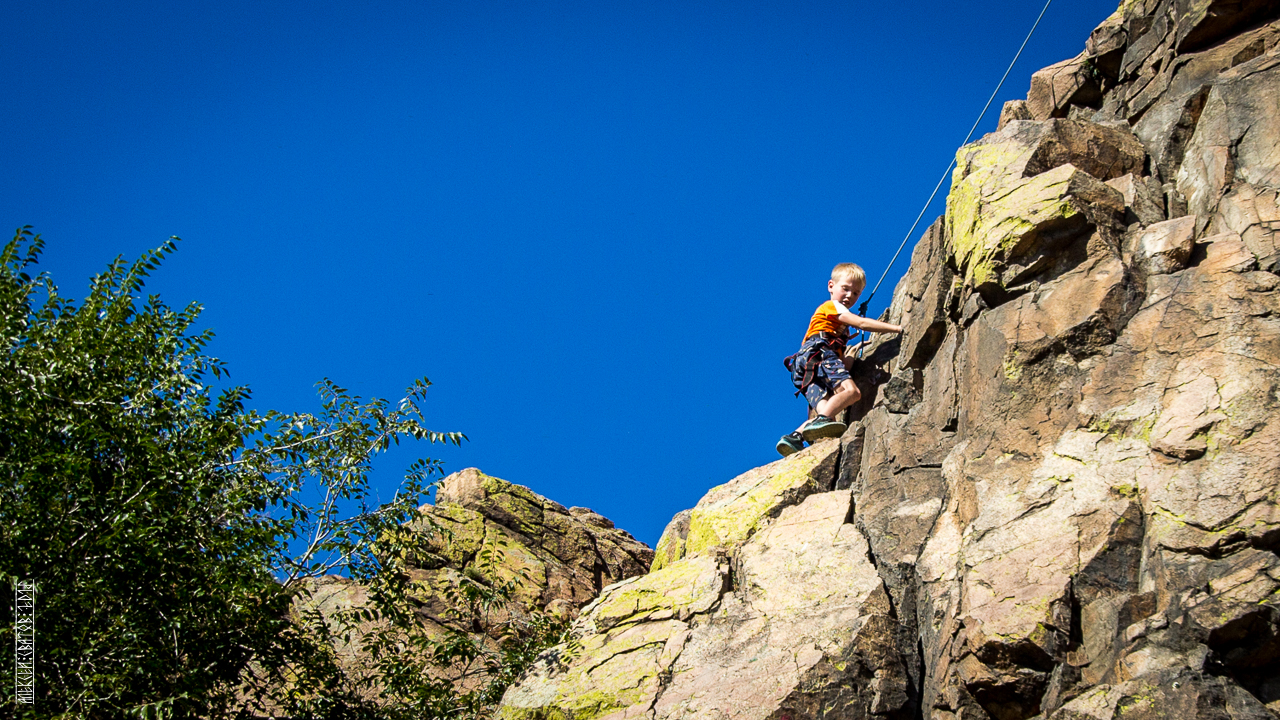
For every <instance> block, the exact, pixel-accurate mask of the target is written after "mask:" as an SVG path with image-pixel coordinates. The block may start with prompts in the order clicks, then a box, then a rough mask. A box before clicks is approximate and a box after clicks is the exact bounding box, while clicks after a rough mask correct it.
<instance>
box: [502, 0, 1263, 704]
mask: <svg viewBox="0 0 1280 720" xmlns="http://www.w3.org/2000/svg"><path fill="white" fill-rule="evenodd" d="M1277 18H1280V5H1277V3H1274V2H1260V1H1258V0H1235V1H1227V0H1126V1H1125V2H1124V4H1123V5H1122V7H1121V8H1120V9H1119V10H1117V12H1116V13H1115V14H1114V15H1112V16H1111V17H1110V18H1107V19H1106V20H1105V21H1104V22H1103V23H1102V24H1101V25H1100V26H1099V27H1098V29H1097V30H1095V31H1094V32H1093V33H1092V35H1091V36H1090V38H1089V39H1088V42H1087V44H1086V47H1085V51H1084V52H1083V53H1082V54H1081V55H1079V56H1078V57H1076V58H1073V59H1071V60H1067V61H1065V62H1062V63H1059V64H1057V65H1054V66H1052V67H1049V68H1046V69H1044V70H1042V71H1040V72H1038V73H1036V74H1035V75H1034V77H1033V79H1032V83H1031V89H1030V92H1029V93H1028V97H1027V99H1026V100H1025V101H1019V102H1014V103H1010V104H1009V105H1007V106H1006V107H1005V110H1004V113H1003V114H1002V117H1001V123H1000V128H999V130H998V131H997V132H995V133H992V134H990V135H987V136H986V137H984V138H982V139H981V140H979V141H978V142H975V143H973V144H971V145H968V146H966V147H964V148H961V149H960V151H959V153H958V156H957V160H958V163H957V169H956V171H955V174H954V176H953V181H952V185H951V191H950V195H949V198H948V201H947V209H946V214H945V216H944V217H943V218H941V219H939V220H938V222H936V223H935V224H934V225H933V226H932V227H931V228H930V229H929V230H928V231H927V232H926V233H925V235H924V236H923V237H922V238H921V240H920V241H919V243H918V245H917V246H916V249H915V252H914V255H913V257H912V262H911V266H910V269H909V271H908V272H907V275H906V277H905V278H904V279H903V280H902V282H901V283H900V284H899V285H898V287H897V289H896V291H895V295H894V298H893V302H892V305H891V307H890V309H889V311H888V317H889V318H890V319H891V320H892V321H893V322H900V323H901V324H903V325H904V326H905V328H906V331H905V332H904V334H903V335H902V336H901V338H900V339H894V340H893V341H891V342H887V343H883V344H881V345H879V346H878V347H877V348H875V351H874V352H873V353H872V354H871V355H870V356H869V358H868V360H867V361H866V362H865V363H864V364H863V366H862V367H861V368H860V369H859V377H860V382H861V384H862V387H863V390H864V397H866V398H867V399H866V401H865V403H864V404H863V405H862V406H861V407H858V408H855V409H854V410H853V411H852V412H851V414H852V417H851V418H850V419H851V421H853V422H852V423H851V425H850V428H849V431H848V432H847V433H846V434H845V435H844V437H843V438H840V439H838V440H830V441H824V442H821V443H819V444H818V445H816V446H813V447H811V448H809V449H807V450H805V451H804V452H802V453H798V454H796V455H794V456H792V457H789V458H786V459H783V460H780V461H778V462H776V463H773V464H771V465H769V466H766V467H764V468H759V469H757V470H753V471H751V472H749V473H747V474H745V475H743V476H741V477H739V478H737V479H735V480H733V481H731V482H729V483H727V484H726V485H722V486H720V487H717V488H714V489H713V490H711V492H710V493H709V494H708V495H707V496H706V497H705V498H703V500H702V501H701V502H699V504H698V505H697V507H695V508H693V509H692V510H689V511H685V512H683V513H680V514H679V515H677V516H676V518H675V519H674V520H673V521H672V523H671V525H670V526H669V527H668V528H667V531H666V533H665V534H664V536H663V538H662V541H661V542H660V543H659V546H658V548H657V557H656V559H655V562H654V567H653V570H652V571H651V572H649V573H648V574H647V575H644V576H640V577H635V578H631V579H628V580H624V581H623V582H621V583H618V584H615V585H612V586H610V587H608V588H605V590H604V591H603V593H601V595H600V597H599V598H598V599H597V600H596V601H595V602H593V603H592V604H591V605H589V606H587V607H586V608H584V610H583V613H582V615H581V617H580V618H579V620H578V621H577V623H576V625H575V637H576V639H575V640H574V641H573V642H571V643H569V644H567V645H564V646H560V647H558V648H555V649H553V650H552V651H550V652H548V653H546V654H544V656H543V657H542V658H541V661H540V664H539V666H538V667H537V668H536V669H535V671H534V672H532V673H530V674H529V675H528V676H527V677H525V678H524V679H523V680H522V682H520V683H519V684H518V685H516V686H513V687H512V688H511V689H510V690H508V692H507V695H506V697H505V698H504V701H503V706H502V708H501V709H500V710H499V713H498V717H500V718H508V719H512V720H514V719H516V718H529V719H532V718H546V719H552V718H597V717H600V718H611V719H621V718H654V719H657V718H729V717H733V718H761V719H766V718H767V719H770V720H774V719H776V720H799V719H800V718H819V717H823V718H871V717H883V718H904V719H905V718H919V717H928V718H937V719H938V720H943V719H950V718H964V719H966V720H970V719H985V718H993V719H995V720H1023V719H1025V718H1031V717H1043V718H1051V719H1053V720H1076V719H1079V718H1099V719H1108V718H1119V717H1124V718H1157V717H1161V718H1236V719H1243V718H1259V719H1261V718H1275V717H1277V715H1278V714H1280V555H1278V553H1280V417H1278V416H1277V412H1276V411H1277V408H1278V407H1280V277H1277V272H1280V251H1278V250H1277V232H1276V231H1277V229H1278V228H1280V203H1278V202H1277V192H1278V191H1280V48H1278V47H1277V45H1278V44H1280V21H1278V20H1277Z"/></svg>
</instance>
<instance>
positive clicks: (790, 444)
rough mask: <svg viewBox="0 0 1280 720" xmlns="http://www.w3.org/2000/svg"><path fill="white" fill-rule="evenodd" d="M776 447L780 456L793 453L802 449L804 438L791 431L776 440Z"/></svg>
mask: <svg viewBox="0 0 1280 720" xmlns="http://www.w3.org/2000/svg"><path fill="white" fill-rule="evenodd" d="M777 448H778V454H779V455H782V457H786V456H788V455H795V454H796V453H798V452H800V451H801V450H803V449H804V440H803V439H801V438H800V436H799V435H796V434H795V433H792V434H790V435H783V436H782V439H781V440H779V441H778V445H777Z"/></svg>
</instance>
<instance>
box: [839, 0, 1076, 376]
mask: <svg viewBox="0 0 1280 720" xmlns="http://www.w3.org/2000/svg"><path fill="white" fill-rule="evenodd" d="M1052 2H1053V0H1046V2H1045V4H1044V7H1043V8H1041V10H1040V15H1039V17H1037V18H1036V21H1035V23H1033V24H1032V25H1031V30H1030V31H1029V32H1028V33H1027V37H1026V38H1024V39H1023V41H1022V46H1021V47H1019V48H1018V52H1017V53H1015V54H1014V56H1013V60H1012V61H1011V62H1010V63H1009V67H1007V68H1005V71H1004V75H1003V76H1001V78H1000V82H998V83H996V89H995V90H992V91H991V97H989V98H987V104H986V105H983V106H982V112H980V113H978V119H977V120H974V121H973V127H971V128H969V134H968V135H965V136H964V142H962V143H960V147H964V146H965V145H968V144H969V140H970V139H971V138H972V137H973V132H974V131H975V130H977V129H978V123H981V122H982V118H983V117H984V116H985V115H986V114H987V110H989V109H990V108H991V103H992V102H994V101H995V99H996V95H997V94H999V92H1000V88H1001V87H1003V86H1004V81H1005V80H1007V79H1008V78H1009V73H1010V72H1012V71H1013V66H1014V65H1016V64H1017V63H1018V58H1020V57H1022V51H1023V50H1025V49H1026V47H1027V43H1028V42H1030V41H1031V36H1032V35H1034V34H1035V32H1036V28H1038V27H1040V21H1041V20H1042V19H1043V18H1044V14H1045V12H1046V11H1048V9H1049V4H1050V3H1052ZM955 164H956V158H955V154H954V153H953V154H952V156H951V162H950V163H948V164H947V169H946V170H943V171H942V177H940V178H938V184H937V185H934V186H933V192H932V193H929V199H928V200H926V201H925V202H924V207H922V208H920V214H919V215H917V216H916V221H915V222H913V223H911V229H910V230H908V231H907V234H906V236H904V237H903V238H902V243H901V244H899V245H898V251H897V252H895V253H894V254H893V258H891V259H890V260H889V264H888V265H887V266H886V267H885V269H884V272H883V273H881V274H880V279H879V280H877V281H876V285H875V287H873V288H871V294H870V295H867V299H866V300H863V301H862V304H861V305H859V306H858V316H859V317H866V316H867V305H868V304H870V303H871V298H873V297H875V296H876V291H877V290H879V289H880V283H883V282H884V279H885V277H887V276H888V275H889V270H890V269H891V268H893V264H894V263H895V262H897V260H898V256H899V255H901V254H902V249H903V248H905V247H906V246H907V241H908V240H910V239H911V234H912V233H914V232H915V231H916V226H918V225H919V224H920V218H923V217H924V214H925V211H927V210H928V209H929V205H930V204H931V203H933V198H934V197H936V196H937V195H938V190H939V189H940V188H941V187H942V183H943V181H945V180H946V179H947V175H948V174H950V172H951V168H953V167H955ZM866 334H867V333H866V331H865V330H863V331H861V332H860V333H859V340H866ZM858 358H859V359H861V358H862V347H861V346H860V347H859V348H858Z"/></svg>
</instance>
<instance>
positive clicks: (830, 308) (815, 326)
mask: <svg viewBox="0 0 1280 720" xmlns="http://www.w3.org/2000/svg"><path fill="white" fill-rule="evenodd" d="M846 312H849V308H847V307H845V306H843V305H841V304H840V303H837V302H835V301H832V300H828V301H826V302H824V303H822V304H821V305H819V306H818V309H817V310H814V311H813V317H812V318H810V319H809V330H808V331H807V332H805V334H804V339H805V340H808V339H809V338H811V337H813V336H814V335H817V334H818V333H820V332H823V333H832V334H834V335H842V336H844V337H846V338H847V337H849V326H848V325H845V324H844V323H842V322H840V313H846Z"/></svg>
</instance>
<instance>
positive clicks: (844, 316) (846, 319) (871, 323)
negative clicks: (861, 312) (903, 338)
mask: <svg viewBox="0 0 1280 720" xmlns="http://www.w3.org/2000/svg"><path fill="white" fill-rule="evenodd" d="M836 317H838V318H839V319H840V322H842V323H844V324H845V325H850V326H852V327H855V328H858V329H859V330H866V331H867V332H875V333H900V332H902V326H901V325H890V324H889V323H886V322H880V321H879V320H872V319H871V318H864V317H858V316H857V315H854V314H853V313H851V312H842V313H840V314H839V315H837V316H836Z"/></svg>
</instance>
